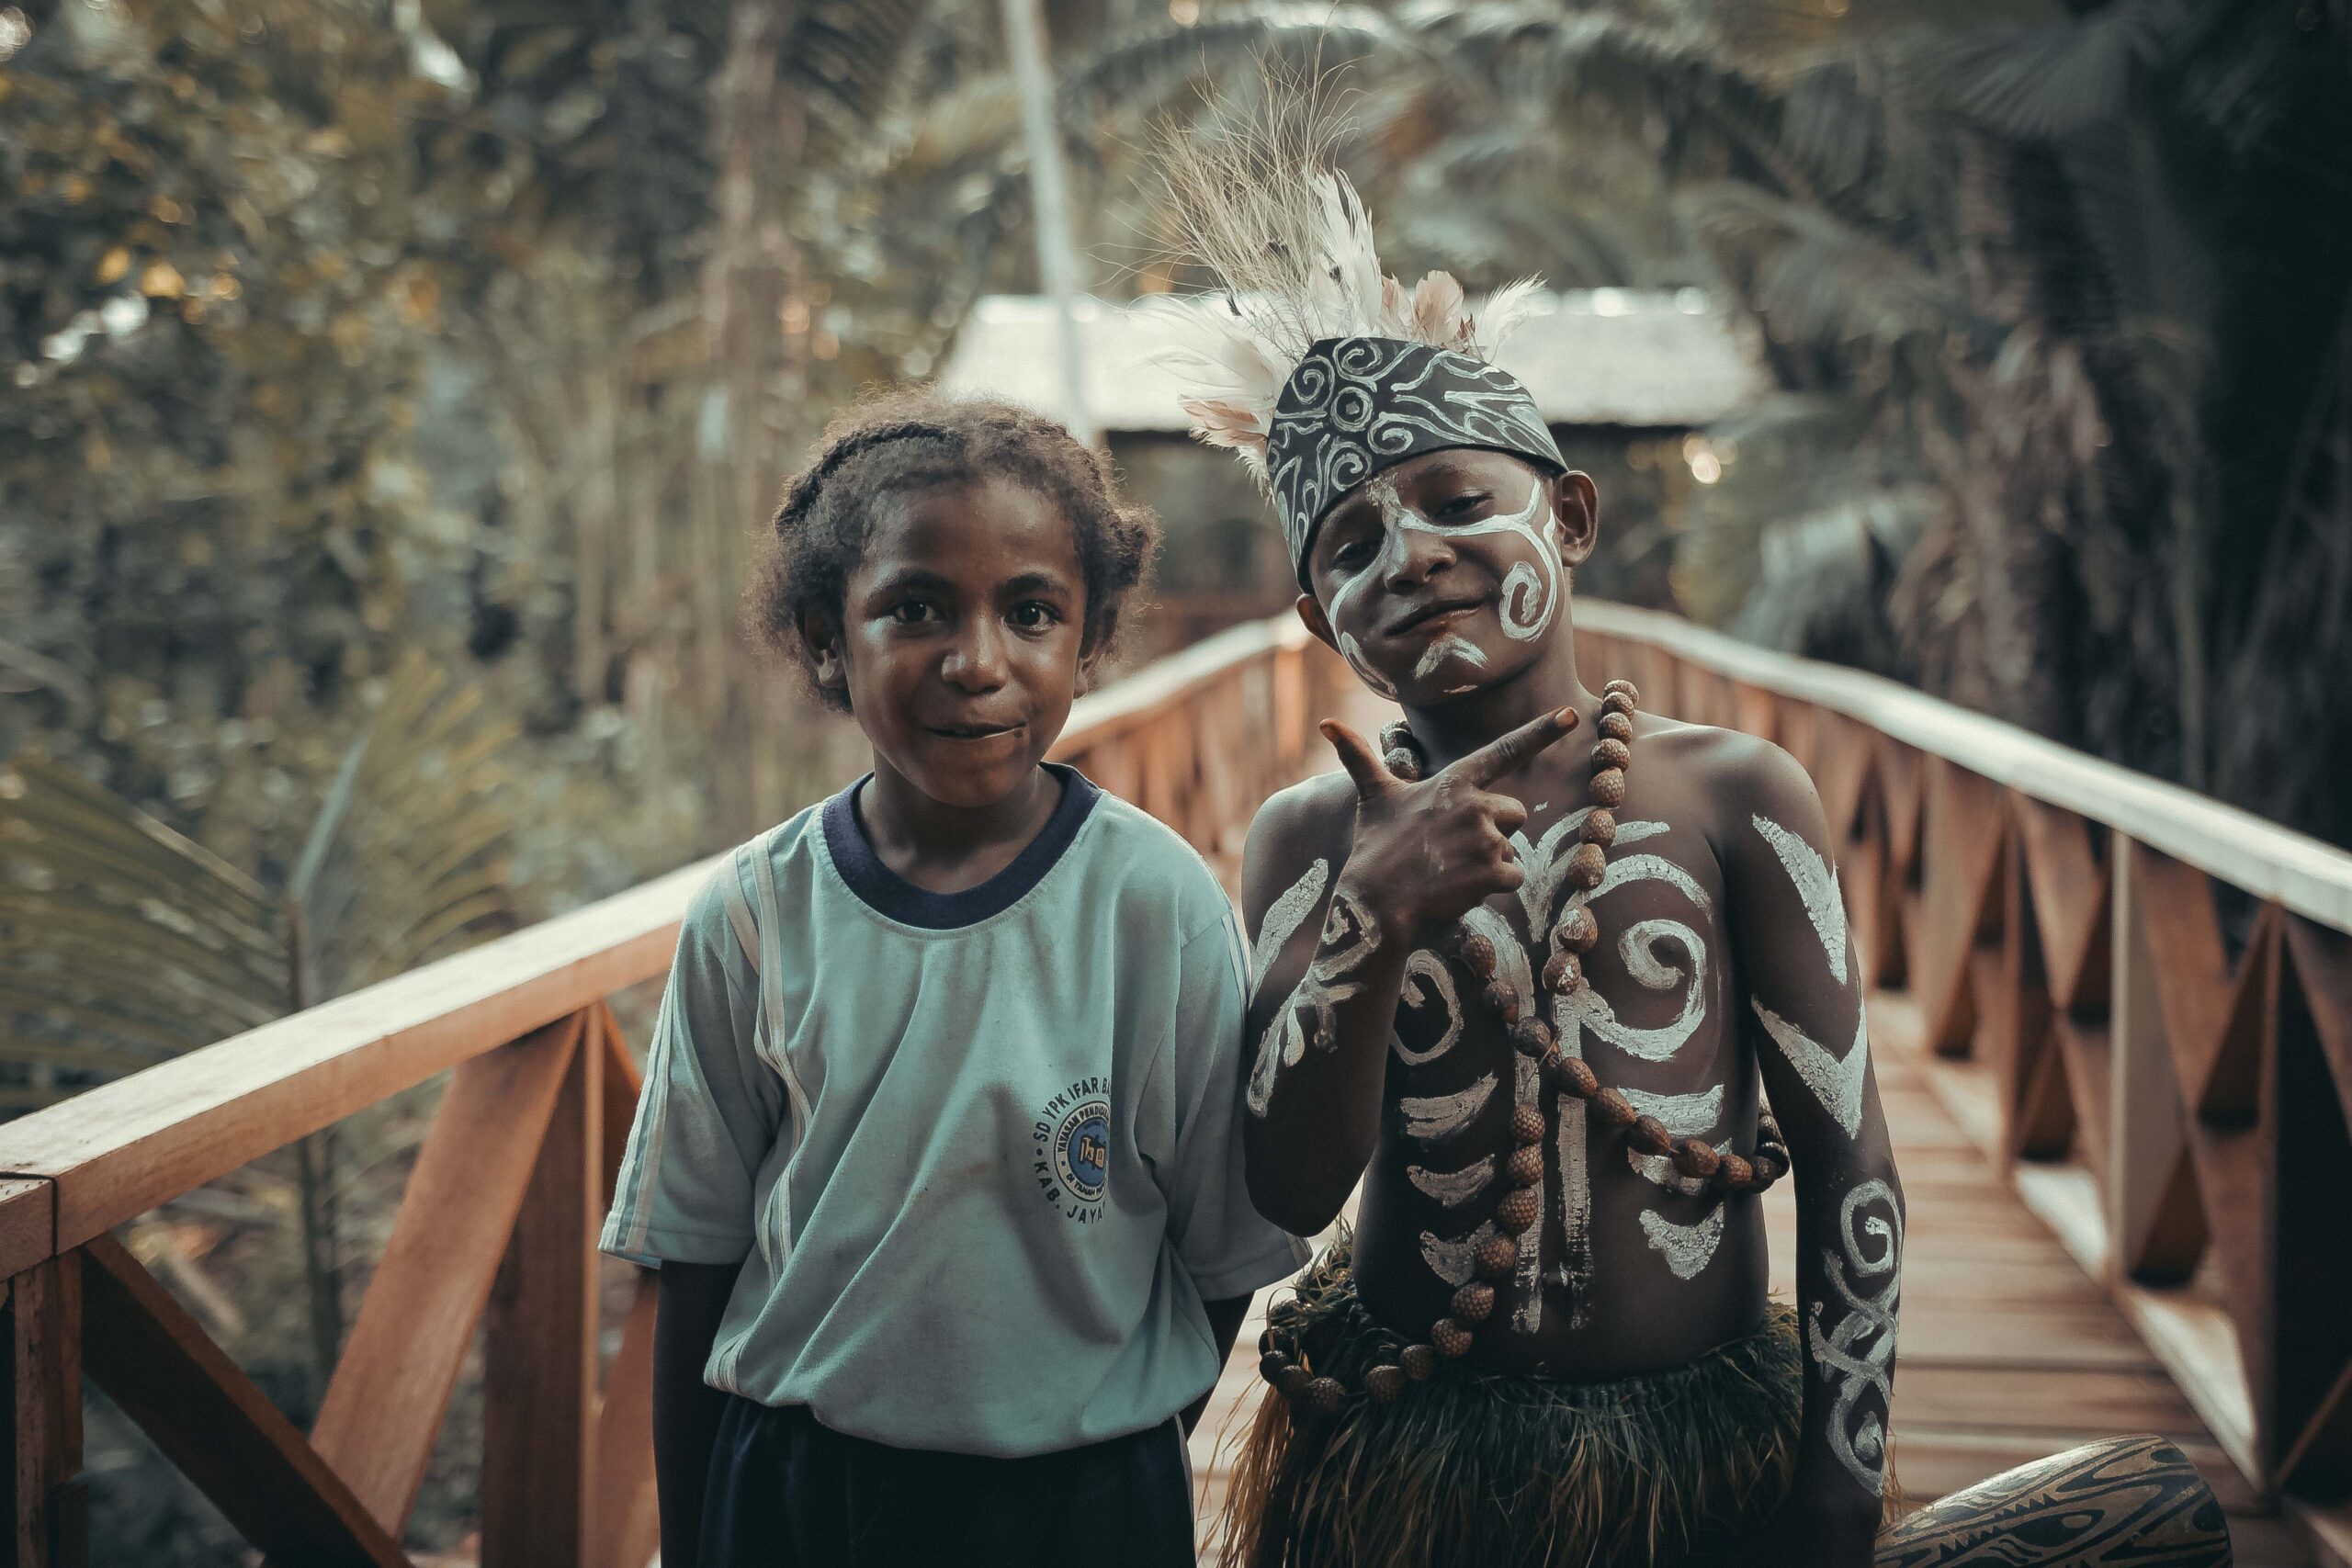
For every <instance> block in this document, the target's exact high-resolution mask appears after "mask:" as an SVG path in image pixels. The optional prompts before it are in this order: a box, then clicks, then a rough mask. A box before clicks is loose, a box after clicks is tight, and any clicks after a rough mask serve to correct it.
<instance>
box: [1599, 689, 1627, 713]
mask: <svg viewBox="0 0 2352 1568" xmlns="http://www.w3.org/2000/svg"><path fill="white" fill-rule="evenodd" d="M1600 711H1601V712H1603V713H1631V712H1633V711H1634V689H1633V688H1632V687H1631V686H1621V688H1620V689H1618V690H1614V691H1607V692H1603V693H1601V694H1600Z"/></svg>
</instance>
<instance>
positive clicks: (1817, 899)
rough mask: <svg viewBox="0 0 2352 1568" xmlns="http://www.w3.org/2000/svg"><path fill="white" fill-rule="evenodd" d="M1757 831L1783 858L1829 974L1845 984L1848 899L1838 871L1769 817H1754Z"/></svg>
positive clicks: (1784, 865)
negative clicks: (1840, 889) (1819, 942)
mask: <svg viewBox="0 0 2352 1568" xmlns="http://www.w3.org/2000/svg"><path fill="white" fill-rule="evenodd" d="M1753 820H1754V822H1755V824H1756V830H1757V831H1758V833H1761V834H1762V835H1763V836H1764V841H1765V842H1766V843H1768V844H1770V845H1771V846H1772V852H1773V853H1774V854H1776V855H1778V856H1780V857H1781V867H1782V868H1783V869H1784V870H1786V871H1787V872H1788V874H1789V880H1790V881H1791V882H1792V883H1793V884H1795V886H1796V890H1797V897H1799V898H1800V899H1802V900H1804V913H1805V918H1806V919H1809V920H1811V921H1812V922H1813V929H1814V931H1815V934H1816V935H1818V936H1819V937H1820V938H1821V953H1822V956H1823V957H1824V958H1825V959H1826V960H1827V962H1828V964H1829V977H1830V978H1831V979H1833V980H1835V981H1837V982H1838V984H1839V985H1841V986H1842V985H1844V984H1845V983H1846V900H1845V899H1844V898H1843V897H1841V896H1840V895H1839V893H1838V874H1837V873H1836V872H1835V871H1832V870H1831V869H1830V868H1829V864H1828V863H1827V862H1826V861H1824V860H1823V859H1822V858H1821V854H1820V852H1818V851H1817V850H1815V848H1814V847H1813V846H1812V845H1811V844H1808V843H1806V842H1805V841H1804V839H1802V838H1800V837H1799V836H1798V835H1796V834H1794V833H1792V832H1791V831H1789V829H1786V828H1783V827H1781V825H1780V824H1779V823H1778V822H1775V821H1773V820H1772V819H1771V818H1768V817H1757V818H1753Z"/></svg>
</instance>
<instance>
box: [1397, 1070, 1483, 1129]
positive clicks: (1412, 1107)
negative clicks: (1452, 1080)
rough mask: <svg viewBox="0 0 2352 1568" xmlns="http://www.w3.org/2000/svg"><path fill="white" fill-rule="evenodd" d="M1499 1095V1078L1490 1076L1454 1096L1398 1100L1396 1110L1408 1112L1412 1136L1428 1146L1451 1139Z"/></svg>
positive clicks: (1401, 1097)
mask: <svg viewBox="0 0 2352 1568" xmlns="http://www.w3.org/2000/svg"><path fill="white" fill-rule="evenodd" d="M1494 1092H1495V1075H1494V1074H1492V1073H1488V1074H1487V1075H1486V1076H1485V1077H1481V1078H1480V1079H1479V1080H1478V1081H1477V1082H1476V1083H1474V1084H1472V1085H1471V1086H1470V1087H1469V1088H1468V1089H1455V1090H1454V1091H1453V1093H1452V1094H1431V1095H1413V1094H1408V1095H1403V1096H1400V1097H1398V1099H1397V1110H1398V1111H1403V1112H1404V1115H1405V1132H1406V1134H1407V1135H1408V1136H1410V1137H1415V1138H1419V1139H1420V1140H1421V1141H1422V1142H1424V1143H1434V1142H1436V1141H1437V1140H1438V1139H1440V1138H1451V1137H1452V1136H1453V1135H1454V1134H1456V1133H1459V1132H1460V1131H1462V1129H1463V1128H1464V1127H1467V1126H1468V1125H1470V1122H1471V1120H1472V1119H1473V1118H1474V1117H1476V1115H1477V1114H1478V1112H1479V1111H1484V1110H1485V1109H1486V1108H1487V1100H1490V1099H1492V1098H1493V1096H1494Z"/></svg>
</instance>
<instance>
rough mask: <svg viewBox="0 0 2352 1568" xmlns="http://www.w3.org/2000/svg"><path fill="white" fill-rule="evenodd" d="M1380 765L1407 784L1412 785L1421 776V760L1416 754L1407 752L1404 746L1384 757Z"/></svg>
mask: <svg viewBox="0 0 2352 1568" xmlns="http://www.w3.org/2000/svg"><path fill="white" fill-rule="evenodd" d="M1380 765H1381V766H1382V767H1384V768H1386V769H1387V770H1388V771H1389V772H1390V773H1394V774H1396V775H1397V777H1398V778H1400V779H1402V780H1404V781H1405V782H1406V783H1407V784H1411V783H1412V782H1413V781H1414V780H1416V779H1418V778H1419V777H1420V776H1421V759H1420V758H1419V756H1418V755H1416V754H1415V753H1413V752H1411V751H1408V750H1405V749H1404V748H1403V747H1402V746H1399V747H1398V748H1397V750H1394V751H1391V752H1389V753H1388V754H1387V755H1385V756H1384V757H1382V758H1381V759H1380Z"/></svg>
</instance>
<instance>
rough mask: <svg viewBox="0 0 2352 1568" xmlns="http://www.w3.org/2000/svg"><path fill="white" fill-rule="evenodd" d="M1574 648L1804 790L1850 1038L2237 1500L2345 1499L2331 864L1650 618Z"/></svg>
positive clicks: (2349, 884) (1864, 679)
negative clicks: (1894, 1033)
mask: <svg viewBox="0 0 2352 1568" xmlns="http://www.w3.org/2000/svg"><path fill="white" fill-rule="evenodd" d="M1577 633H1578V654H1579V660H1580V663H1581V664H1582V666H1583V668H1584V669H1585V670H1586V671H1589V672H1591V678H1593V679H1595V680H1598V679H1600V677H1601V676H1602V675H1604V674H1605V675H1612V676H1613V675H1623V676H1626V677H1627V678H1629V679H1631V680H1632V681H1634V682H1635V683H1636V684H1637V685H1639V686H1640V687H1641V689H1642V692H1643V700H1644V705H1645V706H1647V707H1649V708H1651V709H1653V710H1655V711H1657V712H1661V713H1665V714H1668V715H1671V716H1675V717H1678V718H1684V719H1689V720H1692V721H1694V722H1698V723H1704V724H1717V725H1724V726H1730V727H1734V728H1740V729H1744V730H1747V731H1750V732H1752V733H1755V734H1758V735H1762V736H1764V737H1766V738H1768V739H1772V740H1775V741H1777V742H1779V743H1780V744H1781V746H1783V747H1785V748H1786V749H1787V750H1790V751H1791V752H1792V753H1794V755H1795V756H1796V757H1797V759H1798V760H1799V761H1802V762H1803V763H1804V765H1805V767H1806V768H1807V769H1808V770H1810V772H1811V773H1812V774H1813V776H1814V780H1815V784H1816V785H1817V786H1818V788H1819V790H1820V793H1821V796H1822V800H1823V803H1824V805H1825V806H1826V807H1827V808H1828V812H1829V821H1830V826H1831V829H1832V831H1833V832H1834V833H1836V834H1838V835H1839V836H1840V838H1841V840H1842V844H1841V847H1840V851H1839V854H1838V870H1839V874H1840V876H1841V879H1842V881H1843V884H1844V887H1845V894H1846V902H1847V904H1848V906H1849V911H1850V915H1851V920H1850V923H1851V926H1852V929H1853V930H1854V931H1855V932H1856V933H1857V941H1858V945H1859V946H1860V948H1861V950H1862V952H1863V953H1864V958H1865V963H1866V964H1867V965H1868V970H1867V974H1868V977H1869V979H1870V981H1871V984H1872V986H1873V987H1876V989H1877V990H1878V992H1879V993H1880V994H1879V995H1877V996H1875V997H1874V998H1873V999H1872V1005H1871V1021H1872V1024H1873V1027H1874V1028H1877V1029H1879V1030H1881V1031H1882V1032H1883V1031H1884V1030H1886V1029H1890V1028H1896V1029H1913V1030H1917V1031H1918V1032H1920V1034H1921V1036H1922V1043H1924V1044H1925V1045H1927V1046H1928V1047H1929V1048H1930V1049H1931V1050H1932V1051H1933V1052H1934V1053H1936V1054H1937V1055H1938V1056H1939V1058H1941V1059H1943V1060H1944V1061H1946V1062H1948V1063H1949V1064H1950V1066H1949V1067H1947V1068H1944V1069H1942V1070H1939V1071H1938V1072H1937V1073H1936V1074H1935V1075H1934V1076H1935V1078H1936V1080H1937V1084H1938V1087H1939V1089H1941V1090H1943V1091H1944V1093H1945V1098H1946V1099H1947V1100H1948V1102H1950V1103H1951V1104H1952V1105H1953V1106H1954V1108H1955V1110H1957V1111H1959V1112H1960V1113H1961V1119H1962V1122H1963V1123H1964V1124H1967V1125H1969V1126H1970V1128H1971V1131H1972V1132H1973V1134H1975V1135H1976V1136H1977V1137H1978V1138H1979V1140H1980V1141H1982V1142H1983V1143H1984V1144H1985V1145H1987V1146H1988V1147H1989V1148H1990V1149H1991V1150H1992V1151H1993V1152H1994V1153H1995V1154H1996V1156H1998V1157H1999V1158H2001V1159H2002V1160H2003V1161H2005V1162H2006V1163H2007V1164H2008V1165H2009V1166H2010V1168H2011V1171H2012V1174H2013V1176H2014V1178H2015V1179H2016V1183H2017V1186H2018V1190H2019V1191H2020V1192H2021V1194H2022V1195H2023V1196H2024V1198H2025V1200H2026V1201H2027V1203H2028V1204H2029V1205H2030V1207H2031V1208H2033V1209H2034V1210H2035V1211H2036V1212H2037V1213H2040V1214H2041V1217H2042V1218H2043V1219H2044V1220H2045V1221H2047V1222H2048V1223H2049V1224H2051V1226H2052V1228H2053V1229H2054V1230H2055V1231H2057V1233H2058V1234H2059V1236H2060V1238H2061V1239H2062V1240H2063V1241H2064V1242H2065V1244H2066V1245H2067V1247H2068V1248H2069V1250H2071V1251H2072V1252H2073V1253H2074V1254H2075V1257H2076V1258H2077V1260H2078V1261H2080V1262H2081V1263H2082V1265H2083V1267H2084V1268H2085V1269H2086V1270H2087V1271H2088V1272H2090V1273H2091V1275H2092V1276H2093V1277H2094V1278H2096V1279H2098V1280H2100V1281H2101V1282H2102V1283H2103V1284H2105V1285H2106V1286H2107V1287H2108V1289H2109V1291H2110V1292H2112V1293H2113V1294H2114V1295H2115V1297H2116V1298H2117V1300H2118V1301H2119V1303H2120V1304H2121V1305H2122V1307H2123V1308H2124V1310H2125V1313H2126V1314H2127V1315H2128V1316H2129V1317H2130V1318H2131V1321H2132V1323H2133V1324H2134V1325H2135V1326H2137V1328H2138V1329H2139V1331H2140V1333H2141V1335H2142V1337H2143V1338H2144V1339H2146V1341H2147V1342H2148V1345H2149V1348H2151V1349H2152V1350H2153V1351H2154V1353H2155V1355H2156V1356H2157V1358H2158V1359H2160V1360H2161V1361H2162V1362H2163V1363H2164V1365H2165V1367H2166V1368H2167V1369H2168V1370H2169V1371H2171V1372H2172V1374H2173V1376H2174V1377H2175V1379H2176V1380H2177V1382H2179V1384H2180V1386H2181V1388H2182V1391H2183V1392H2184V1393H2187V1394H2188V1398H2189V1400H2190V1401H2191V1403H2192V1404H2194V1405H2195V1406H2196V1408H2197V1412H2198V1414H2199V1416H2202V1417H2203V1418H2204V1420H2205V1422H2206V1424H2207V1426H2209V1427H2211V1429H2212V1432H2213V1435H2214V1437H2215V1438H2217V1439H2218V1440H2219V1441H2220V1442H2221V1444H2222V1447H2223V1448H2224V1450H2226V1451H2227V1452H2228V1453H2229V1455H2230V1457H2231V1458H2232V1460H2233V1461H2235V1462H2236V1464H2237V1465H2238V1467H2239V1468H2240V1469H2241V1470H2243V1471H2244V1472H2245V1474H2246V1476H2247V1478H2248V1479H2249V1480H2250V1481H2251V1482H2253V1483H2255V1485H2256V1487H2257V1488H2260V1489H2262V1490H2263V1491H2265V1492H2273V1491H2276V1492H2279V1493H2283V1494H2286V1495H2289V1496H2290V1497H2297V1498H2305V1499H2323V1500H2329V1499H2341V1498H2342V1497H2343V1496H2344V1495H2346V1492H2347V1491H2352V1141H2347V1138H2346V1125H2347V1123H2348V1122H2352V937H2347V935H2346V932H2347V931H2352V855H2347V854H2346V853H2344V852H2342V851H2339V850H2335V849H2332V848H2330V847H2328V846H2326V845H2324V844H2322V843H2319V842H2317V841H2315V840H2312V839H2308V838H2305V837H2303V836H2301V835H2300V834H2296V833H2291V832H2288V831H2286V830H2285V829H2280V828H2278V827H2276V826H2274V825H2272V824H2270V823H2268V822H2265V821H2263V820H2261V819H2260V818H2256V817H2252V816H2249V815H2248V814H2246V813H2245V812H2243V811H2237V810H2233V809H2232V808H2230V807H2224V806H2221V805H2218V804H2216V803H2214V802H2213V801H2211V800H2208V799H2206V798H2204V797H2203V796H2201V795H2195V794H2192V793H2191V792H2189V791H2188V790H2184V789H2179V788H2177V787H2175V786H2173V785H2170V784H2162V783H2159V782H2157V781H2155V780H2154V779H2150V778H2147V777H2145V776H2143V775H2141V774H2138V773H2131V772H2128V771H2127V770H2125V769H2122V768H2118V767H2114V766H2110V765H2109V764H2107V763H2103V762H2099V761H2094V760H2093V759H2091V758H2088V757H2086V756H2084V755H2082V754H2081V753H2079V752H2075V751H2071V750H2067V749H2065V748H2064V747H2062V746H2057V745H2054V744H2052V743H2051V742H2049V741H2045V740H2041V739H2038V738H2036V737H2034V736H2031V735H2029V734H2026V733H2025V732H2023V731H2022V730H2019V729H2017V728H2013V727H2011V726H2008V725H2005V724H2001V723H1999V722H1997V721H1996V720H1993V719H1990V718H1986V717H1984V716H1981V715H1977V714H1973V713H1970V712H1967V711H1965V710H1962V709H1960V708H1956V707H1954V706H1952V705H1950V704H1948V703H1941V702H1938V701H1936V700H1934V699H1932V698H1929V697H1926V696H1922V695H1921V694H1918V693H1917V692H1915V691H1912V690H1910V689H1909V688H1907V687H1904V686H1900V685H1897V684H1895V683H1894V682H1889V681H1883V680H1880V679H1878V678H1876V677H1874V676H1870V675H1864V674H1860V673H1858V672H1856V671H1849V670H1843V669H1838V668H1836V667H1833V666H1829V665H1824V664H1817V663H1814V662H1812V661H1809V660H1801V659H1792V658H1787V657H1784V656H1781V655H1776V654H1772V653H1768V652H1764V651H1762V650H1759V649H1755V648H1752V647H1749V646H1748V645H1747V644H1745V643H1740V642H1736V641H1733V640H1732V639H1730V638H1728V637H1721V636H1717V635H1715V634H1713V633H1711V632H1706V631H1703V630H1701V629H1699V628H1697V627H1694V626H1689V625H1687V624H1686V623H1684V622H1681V621H1679V620H1676V619H1674V618H1672V617H1670V616H1666V615H1653V614H1649V613H1646V612H1643V611H1638V610H1629V609H1626V608H1624V607H1623V606H1620V605H1613V604H1584V605H1579V606H1578V626H1577ZM2347 787H2352V786H2347Z"/></svg>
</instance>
